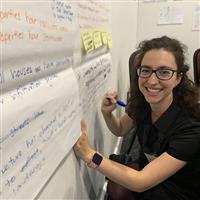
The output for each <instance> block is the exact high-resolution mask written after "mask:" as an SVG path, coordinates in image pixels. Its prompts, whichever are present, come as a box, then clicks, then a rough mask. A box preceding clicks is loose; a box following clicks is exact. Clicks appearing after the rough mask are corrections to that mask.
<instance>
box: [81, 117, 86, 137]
mask: <svg viewBox="0 0 200 200" xmlns="http://www.w3.org/2000/svg"><path fill="white" fill-rule="evenodd" d="M81 132H82V133H84V134H87V125H86V123H85V121H84V120H83V119H82V120H81Z"/></svg>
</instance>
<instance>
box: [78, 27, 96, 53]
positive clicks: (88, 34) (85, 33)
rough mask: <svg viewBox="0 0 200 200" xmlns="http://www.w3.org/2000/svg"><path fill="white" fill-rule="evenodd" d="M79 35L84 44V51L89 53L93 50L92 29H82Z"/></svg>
mask: <svg viewBox="0 0 200 200" xmlns="http://www.w3.org/2000/svg"><path fill="white" fill-rule="evenodd" d="M81 37H82V41H83V46H84V49H85V52H86V53H89V52H91V51H92V50H94V43H93V37H92V30H90V29H85V30H82V32H81Z"/></svg>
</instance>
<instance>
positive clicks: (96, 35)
mask: <svg viewBox="0 0 200 200" xmlns="http://www.w3.org/2000/svg"><path fill="white" fill-rule="evenodd" d="M93 42H94V47H95V49H97V48H99V47H101V46H102V40H101V32H100V31H95V32H94V33H93Z"/></svg>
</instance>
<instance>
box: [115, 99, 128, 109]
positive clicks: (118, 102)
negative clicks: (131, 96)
mask: <svg viewBox="0 0 200 200" xmlns="http://www.w3.org/2000/svg"><path fill="white" fill-rule="evenodd" d="M117 104H118V105H119V106H123V107H126V104H125V103H124V102H123V101H121V100H119V99H117Z"/></svg>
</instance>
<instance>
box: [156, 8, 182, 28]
mask: <svg viewBox="0 0 200 200" xmlns="http://www.w3.org/2000/svg"><path fill="white" fill-rule="evenodd" d="M183 17H184V15H183V10H182V9H181V8H179V7H174V6H163V7H161V8H160V11H159V16H158V23H157V24H158V25H167V24H182V23H183V19H184V18H183Z"/></svg>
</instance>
